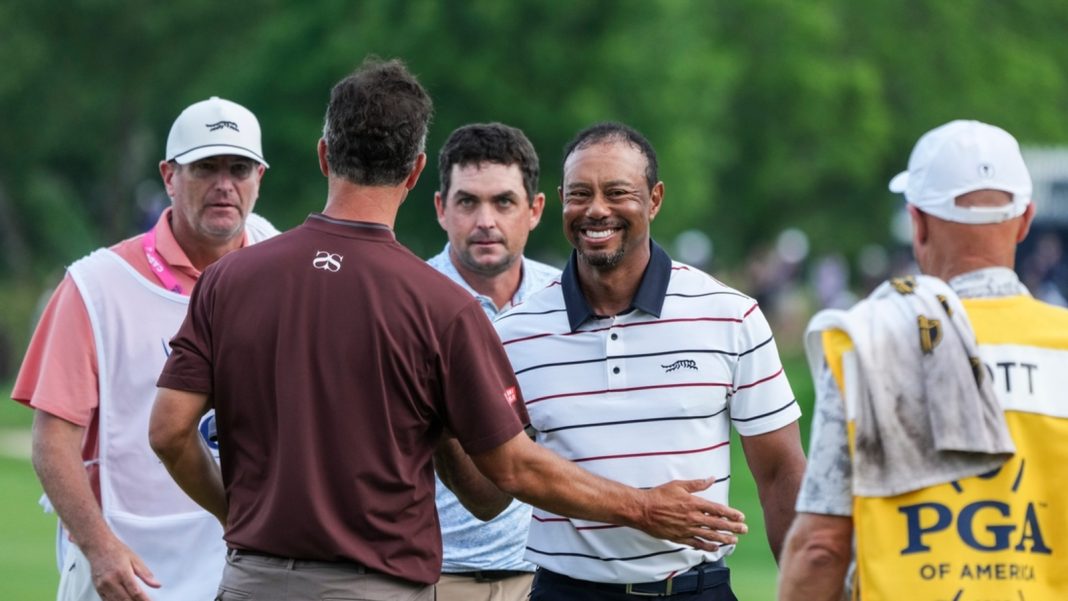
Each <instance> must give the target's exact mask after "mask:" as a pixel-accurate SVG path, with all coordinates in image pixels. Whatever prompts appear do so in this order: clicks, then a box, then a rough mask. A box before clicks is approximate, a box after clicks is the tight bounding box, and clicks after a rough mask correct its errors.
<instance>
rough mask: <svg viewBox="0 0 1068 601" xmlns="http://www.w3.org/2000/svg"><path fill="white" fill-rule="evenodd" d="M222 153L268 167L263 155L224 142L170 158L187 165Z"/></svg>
mask: <svg viewBox="0 0 1068 601" xmlns="http://www.w3.org/2000/svg"><path fill="white" fill-rule="evenodd" d="M222 155H236V156H240V157H246V158H249V159H252V160H253V161H256V162H257V163H260V164H261V165H263V166H264V167H270V165H268V164H267V161H265V160H263V157H261V156H260V155H258V154H256V153H255V152H253V151H251V150H249V149H248V148H245V147H243V146H228V145H226V144H213V145H211V146H201V147H199V148H193V149H191V150H187V151H185V152H183V153H182V154H179V155H176V156H174V157H171V158H170V159H169V160H172V161H174V162H176V163H178V164H179V165H188V164H189V163H192V162H193V161H199V160H200V159H206V158H208V157H217V156H222Z"/></svg>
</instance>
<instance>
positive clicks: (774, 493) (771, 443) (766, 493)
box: [741, 422, 805, 561]
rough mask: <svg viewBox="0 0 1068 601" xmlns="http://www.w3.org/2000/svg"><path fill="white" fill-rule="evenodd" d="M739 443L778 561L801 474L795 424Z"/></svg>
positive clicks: (802, 466) (801, 459)
mask: <svg viewBox="0 0 1068 601" xmlns="http://www.w3.org/2000/svg"><path fill="white" fill-rule="evenodd" d="M741 441H742V448H743V450H744V451H745V457H746V461H747V463H748V464H749V470H750V471H751V472H752V473H753V478H754V480H756V485H757V493H758V494H759V495H760V506H761V508H762V509H763V512H764V524H765V529H766V531H767V536H768V546H769V547H770V548H771V553H772V555H773V556H774V557H775V560H776V561H779V559H780V555H781V553H782V546H783V541H784V540H785V538H786V532H787V530H788V529H789V528H790V524H791V523H792V522H793V520H794V513H795V512H794V506H795V505H796V504H797V493H798V490H800V488H801V480H802V479H803V478H804V475H805V455H804V452H803V451H802V450H801V437H800V433H799V431H798V427H797V423H796V422H794V423H792V424H789V425H787V426H784V427H782V428H780V429H778V430H774V431H772V432H767V433H765V434H760V435H757V436H743V437H742V439H741Z"/></svg>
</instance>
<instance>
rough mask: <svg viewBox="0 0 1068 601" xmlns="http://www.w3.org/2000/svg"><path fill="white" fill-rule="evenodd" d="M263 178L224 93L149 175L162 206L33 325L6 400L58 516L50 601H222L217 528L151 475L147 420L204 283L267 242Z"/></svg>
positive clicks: (80, 269) (247, 129)
mask: <svg viewBox="0 0 1068 601" xmlns="http://www.w3.org/2000/svg"><path fill="white" fill-rule="evenodd" d="M266 168H267V162H266V161H265V160H264V158H263V149H262V145H261V141H260V125H259V122H258V121H257V120H256V117H255V116H254V115H253V114H252V113H251V112H250V111H249V110H248V109H246V108H245V107H243V106H241V105H239V104H236V103H234V102H231V101H229V100H224V99H221V98H218V97H212V98H210V99H208V100H204V101H201V102H197V103H195V104H193V105H191V106H189V107H188V108H186V109H185V110H184V111H182V113H181V114H180V115H179V116H178V118H177V119H175V121H174V125H173V126H172V127H171V131H170V135H169V136H168V137H167V146H166V154H165V155H164V160H163V161H161V162H160V164H159V171H160V175H161V177H162V179H163V185H164V187H165V188H166V191H167V195H168V196H169V197H170V198H171V201H172V206H171V207H169V208H167V209H166V210H165V211H164V212H163V214H162V215H161V216H160V217H159V220H158V221H157V223H156V225H155V226H154V227H153V228H152V229H151V230H149V231H148V232H145V233H143V234H139V235H137V236H134V237H133V238H130V239H127V240H124V241H122V242H119V243H117V244H115V245H114V246H112V247H110V248H106V249H105V248H101V249H98V250H96V251H95V252H93V253H92V254H90V255H88V256H87V257H84V258H82V259H80V260H78V261H76V262H75V263H74V264H73V265H71V266H70V267H69V269H68V270H67V275H66V277H65V278H64V279H63V281H62V282H61V283H60V284H59V286H58V287H57V288H56V291H55V293H54V294H53V296H52V299H51V301H50V302H49V304H48V306H47V308H46V309H45V312H44V314H43V316H42V317H41V321H40V323H39V325H38V327H37V331H36V332H35V333H34V336H33V339H32V341H31V342H30V347H29V349H28V350H27V352H26V358H25V360H24V362H23V364H22V367H21V369H20V370H19V375H18V379H17V381H16V383H15V387H14V390H13V392H12V397H13V398H14V399H15V400H16V401H18V402H20V403H23V404H25V405H27V406H29V407H31V408H33V409H34V410H35V417H34V427H33V464H34V468H35V469H36V471H37V475H38V477H39V478H40V480H41V485H42V486H43V488H44V490H45V493H46V495H47V500H48V501H50V502H51V506H52V507H54V509H55V511H56V513H57V514H58V515H59V519H60V533H59V537H58V549H57V559H58V562H59V567H60V584H59V594H58V596H57V598H58V599H59V601H91V600H97V599H104V600H105V601H123V600H127V599H137V600H146V599H153V600H156V601H189V600H193V599H211V598H213V595H214V594H215V592H216V587H217V585H218V582H219V578H220V575H221V573H222V568H223V566H224V564H225V545H224V543H223V540H222V529H221V528H220V527H219V524H218V522H217V521H216V520H215V518H214V517H212V516H211V515H210V514H208V513H206V512H205V511H203V510H202V509H201V508H200V507H199V506H197V505H196V504H195V503H193V502H192V501H191V500H190V499H189V498H188V497H187V496H186V495H185V494H184V493H183V492H182V491H181V490H180V489H178V487H177V486H175V484H174V482H173V480H171V478H170V476H169V475H168V474H167V472H166V470H165V469H164V468H163V466H161V465H160V462H159V460H158V459H157V458H156V456H155V454H154V453H153V452H152V450H151V449H150V448H149V446H148V417H149V412H150V411H151V408H152V401H153V399H154V398H155V393H156V386H155V381H156V377H157V376H158V375H159V372H160V370H161V369H162V367H163V363H164V361H165V360H166V358H167V354H168V347H167V341H168V340H169V339H170V338H171V337H172V336H173V335H174V334H175V332H176V331H177V330H178V327H179V326H180V325H181V323H182V320H183V319H184V318H185V313H186V307H187V305H188V301H189V294H190V292H191V291H192V289H193V285H194V284H195V283H196V281H197V278H198V277H199V276H200V273H201V271H202V270H203V269H205V268H206V267H207V266H208V265H210V264H211V263H213V262H214V261H215V260H217V259H219V258H220V257H222V256H223V255H225V254H227V253H229V252H231V251H234V250H237V249H238V248H241V247H242V246H244V245H246V244H251V243H253V242H257V241H259V240H262V239H264V238H267V237H270V236H272V235H274V234H276V233H277V230H275V229H274V227H273V226H271V224H270V223H268V222H267V221H266V220H265V219H263V218H262V217H258V216H256V215H253V214H252V209H253V207H254V206H255V204H256V199H257V197H258V196H259V189H260V181H261V180H262V178H263V174H264V171H265V170H266ZM208 419H211V418H210V417H209V418H208ZM202 426H203V428H202V430H203V431H204V433H205V434H206V432H207V430H208V421H207V420H206V421H205V422H204V424H202ZM46 504H47V503H46ZM145 585H147V587H146V586H145Z"/></svg>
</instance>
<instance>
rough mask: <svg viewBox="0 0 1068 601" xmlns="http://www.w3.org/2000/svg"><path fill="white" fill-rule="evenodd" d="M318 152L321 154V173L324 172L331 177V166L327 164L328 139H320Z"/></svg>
mask: <svg viewBox="0 0 1068 601" xmlns="http://www.w3.org/2000/svg"><path fill="white" fill-rule="evenodd" d="M316 151H317V152H318V153H319V171H322V172H323V175H325V176H326V177H330V164H329V163H327V162H326V154H327V148H326V138H319V145H318V146H317V148H316Z"/></svg>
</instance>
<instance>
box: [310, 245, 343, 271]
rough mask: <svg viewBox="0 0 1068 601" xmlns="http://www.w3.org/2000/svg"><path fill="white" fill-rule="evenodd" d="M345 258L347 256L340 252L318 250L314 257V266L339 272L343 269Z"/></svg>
mask: <svg viewBox="0 0 1068 601" xmlns="http://www.w3.org/2000/svg"><path fill="white" fill-rule="evenodd" d="M344 259H345V257H343V256H341V255H339V254H336V253H331V252H327V251H325V250H320V251H316V253H315V258H314V259H312V267H314V268H316V269H322V270H323V271H329V272H330V273H337V272H339V271H341V261H343V260H344Z"/></svg>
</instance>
